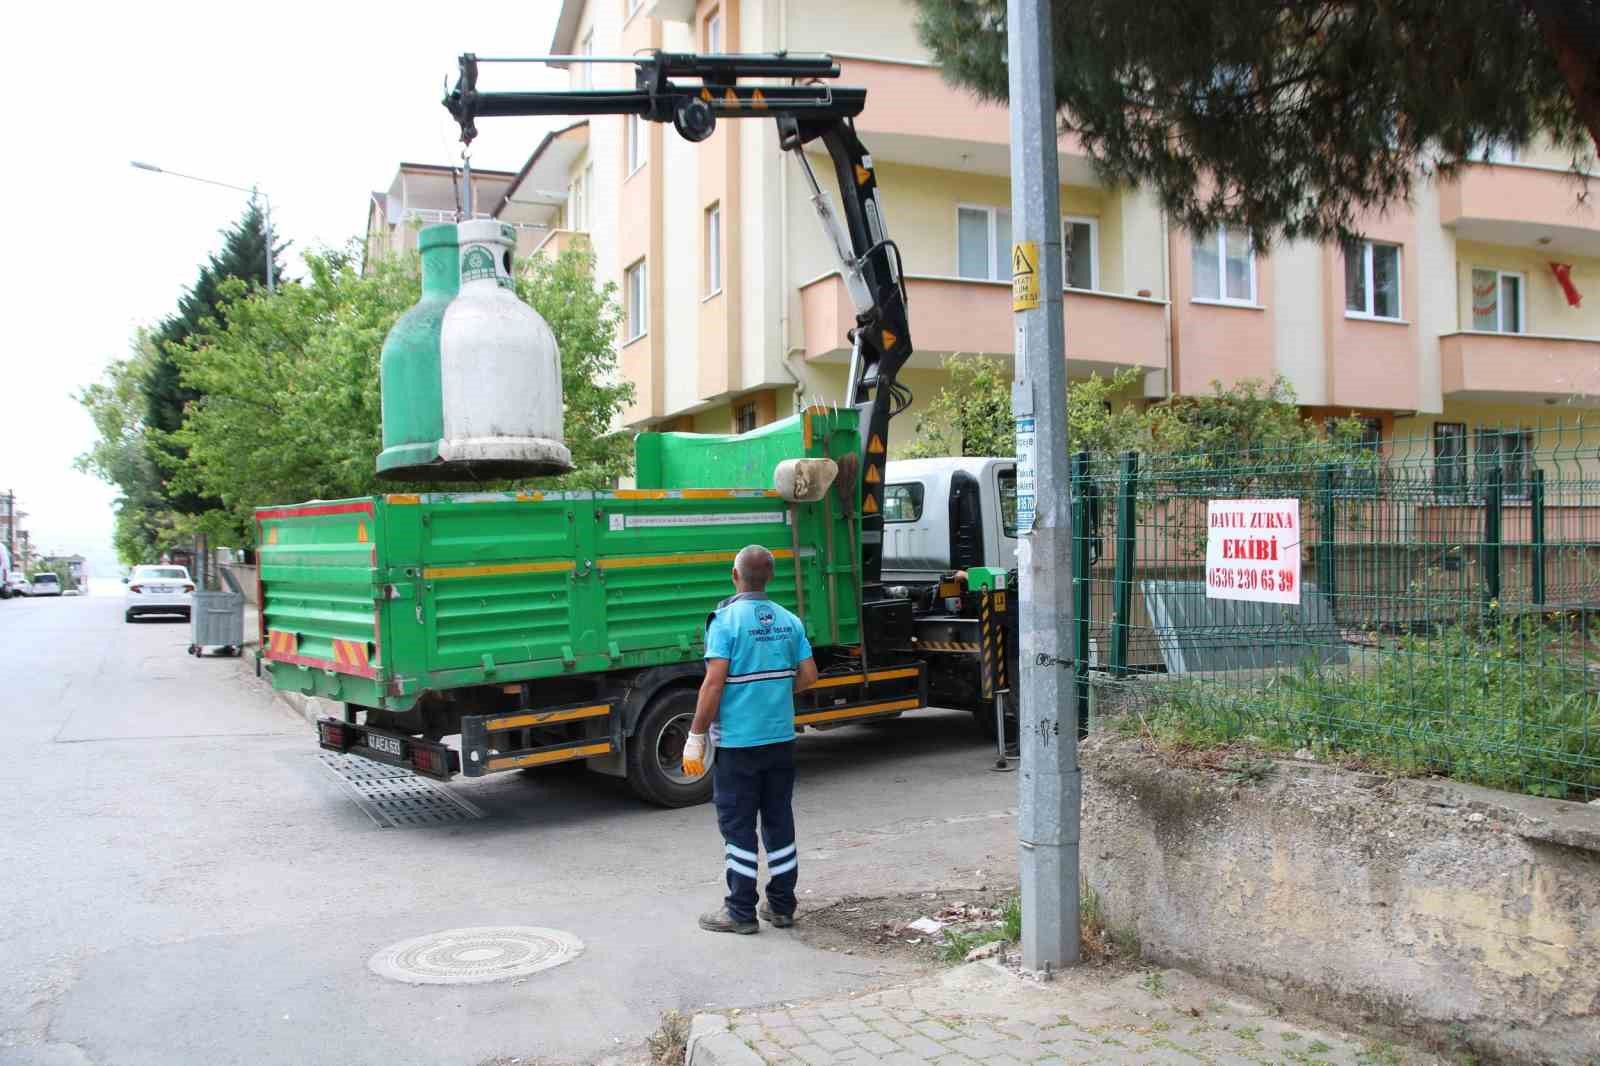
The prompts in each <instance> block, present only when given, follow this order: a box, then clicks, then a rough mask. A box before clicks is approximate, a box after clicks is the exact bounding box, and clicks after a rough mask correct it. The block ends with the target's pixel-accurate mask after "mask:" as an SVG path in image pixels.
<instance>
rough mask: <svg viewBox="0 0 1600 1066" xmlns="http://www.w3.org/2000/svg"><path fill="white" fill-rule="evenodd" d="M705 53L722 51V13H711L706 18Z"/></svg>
mask: <svg viewBox="0 0 1600 1066" xmlns="http://www.w3.org/2000/svg"><path fill="white" fill-rule="evenodd" d="M706 51H707V52H720V51H722V12H721V11H713V12H711V14H709V15H707V16H706Z"/></svg>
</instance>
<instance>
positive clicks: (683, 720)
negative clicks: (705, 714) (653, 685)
mask: <svg viewBox="0 0 1600 1066" xmlns="http://www.w3.org/2000/svg"><path fill="white" fill-rule="evenodd" d="M697 699H698V693H697V692H696V691H695V690H694V689H692V688H675V689H669V690H668V691H666V692H663V693H661V694H660V695H658V696H657V697H656V698H655V699H654V700H652V701H651V703H650V706H649V707H648V708H646V709H645V712H644V714H643V715H642V716H641V717H640V718H639V726H638V728H637V729H636V730H634V734H633V736H632V737H631V738H629V740H628V785H629V786H630V787H631V788H632V789H633V791H634V793H635V794H636V795H637V796H638V797H639V798H640V799H642V800H646V801H648V802H650V803H654V804H657V805H659V806H662V807H690V806H693V805H694V804H696V803H704V802H706V800H708V799H710V798H711V767H710V764H709V760H708V762H707V766H706V772H705V773H704V774H703V775H702V776H700V777H698V778H695V777H685V776H684V773H683V745H684V742H685V741H687V740H688V739H689V725H690V723H691V722H693V721H694V707H695V702H696V700H697ZM715 757H716V755H715V753H714V752H713V753H712V754H711V758H715Z"/></svg>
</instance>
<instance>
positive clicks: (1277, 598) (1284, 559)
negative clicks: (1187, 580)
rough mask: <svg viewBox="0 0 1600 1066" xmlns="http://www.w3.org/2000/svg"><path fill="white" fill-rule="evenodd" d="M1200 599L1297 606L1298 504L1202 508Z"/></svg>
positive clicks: (1215, 503) (1216, 503) (1223, 503)
mask: <svg viewBox="0 0 1600 1066" xmlns="http://www.w3.org/2000/svg"><path fill="white" fill-rule="evenodd" d="M1206 597H1207V598H1208V599H1213V600H1256V601H1258V602H1261V603H1295V604H1297V603H1299V602H1300V501H1299V500H1211V501H1209V502H1208V503H1207V504H1206Z"/></svg>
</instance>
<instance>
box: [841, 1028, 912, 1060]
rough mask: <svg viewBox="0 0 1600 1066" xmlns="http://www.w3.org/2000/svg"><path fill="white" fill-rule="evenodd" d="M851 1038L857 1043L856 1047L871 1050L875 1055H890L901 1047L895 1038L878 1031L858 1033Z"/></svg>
mask: <svg viewBox="0 0 1600 1066" xmlns="http://www.w3.org/2000/svg"><path fill="white" fill-rule="evenodd" d="M850 1039H851V1040H852V1041H853V1042H854V1043H855V1045H856V1047H858V1048H861V1049H862V1050H864V1051H870V1052H872V1053H873V1054H874V1055H888V1054H891V1053H893V1052H895V1051H897V1050H899V1047H900V1045H898V1044H896V1043H895V1042H894V1041H893V1040H890V1039H889V1038H888V1037H886V1036H884V1035H883V1034H882V1033H877V1032H872V1033H857V1034H855V1035H853V1036H852V1037H851V1038H850Z"/></svg>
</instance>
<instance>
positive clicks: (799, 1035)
mask: <svg viewBox="0 0 1600 1066" xmlns="http://www.w3.org/2000/svg"><path fill="white" fill-rule="evenodd" d="M767 1039H768V1040H770V1041H772V1042H773V1043H774V1044H781V1045H782V1046H783V1047H797V1046H799V1045H800V1044H804V1043H808V1042H809V1041H810V1039H811V1038H810V1037H809V1036H808V1035H807V1034H806V1033H805V1032H804V1031H803V1030H801V1029H800V1028H799V1027H797V1026H793V1025H779V1026H774V1027H772V1028H770V1029H768V1030H767Z"/></svg>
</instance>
